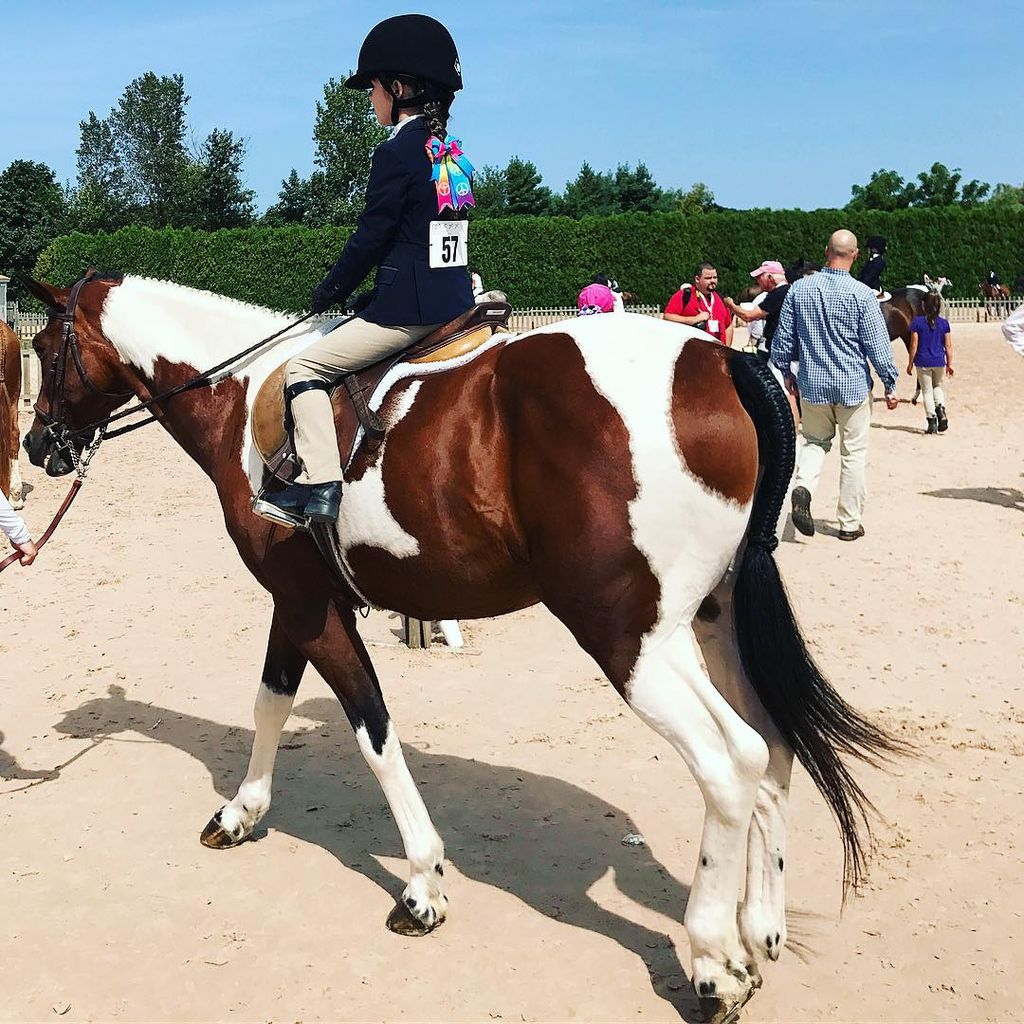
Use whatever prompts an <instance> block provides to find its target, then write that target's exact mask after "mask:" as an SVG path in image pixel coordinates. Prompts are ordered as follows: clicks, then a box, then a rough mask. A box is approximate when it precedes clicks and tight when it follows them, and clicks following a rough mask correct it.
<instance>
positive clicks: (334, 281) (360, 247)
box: [317, 146, 408, 305]
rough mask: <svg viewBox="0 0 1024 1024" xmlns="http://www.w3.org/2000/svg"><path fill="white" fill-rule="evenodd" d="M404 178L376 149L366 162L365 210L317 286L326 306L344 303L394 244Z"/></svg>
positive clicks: (388, 155)
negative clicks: (367, 164) (326, 301)
mask: <svg viewBox="0 0 1024 1024" xmlns="http://www.w3.org/2000/svg"><path fill="white" fill-rule="evenodd" d="M407 178H408V176H407V173H406V171H405V169H404V167H403V166H402V163H401V161H400V160H399V159H398V157H397V156H396V155H395V154H394V153H392V152H391V151H390V150H389V149H388V148H387V147H385V146H378V147H377V149H376V150H375V151H374V154H373V158H372V160H371V161H370V181H369V183H368V184H367V186H366V208H365V209H364V210H363V212H362V214H361V215H360V217H359V220H358V221H357V222H356V229H355V231H354V232H353V233H352V235H351V236H350V237H349V240H348V241H347V242H346V243H345V248H344V249H342V251H341V255H340V256H339V257H338V259H337V261H336V262H335V264H334V266H333V267H331V269H330V270H329V271H328V273H327V276H326V277H325V278H324V279H323V281H322V282H321V283H320V284H319V285H318V286H317V287H318V288H319V289H320V290H321V291H322V292H323V294H324V296H325V297H329V298H330V302H329V303H328V304H329V305H333V304H334V303H335V302H337V301H339V300H341V299H346V298H348V296H349V295H350V294H351V293H352V292H353V291H355V289H356V288H357V287H358V285H359V284H360V283H361V282H362V281H363V279H364V278H365V277H366V275H367V274H369V273H370V271H371V270H373V268H374V267H375V266H376V265H377V264H378V263H379V262H380V260H381V259H382V258H383V257H384V256H385V255H386V253H387V252H388V250H389V249H390V248H391V246H392V245H393V244H394V241H395V238H396V236H397V235H398V229H399V226H400V224H401V220H402V206H403V204H404V201H405V195H406V191H407V186H408V180H407Z"/></svg>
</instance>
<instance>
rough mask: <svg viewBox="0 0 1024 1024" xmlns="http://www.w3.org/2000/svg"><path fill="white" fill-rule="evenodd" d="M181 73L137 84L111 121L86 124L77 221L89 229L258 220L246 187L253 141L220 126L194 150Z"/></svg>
mask: <svg viewBox="0 0 1024 1024" xmlns="http://www.w3.org/2000/svg"><path fill="white" fill-rule="evenodd" d="M188 102H189V96H188V94H187V93H186V92H185V80H184V78H182V76H181V75H163V76H159V75H156V74H154V73H153V72H152V71H147V72H146V73H145V74H144V75H141V76H140V77H138V78H136V79H135V80H134V81H132V82H130V83H129V84H128V86H127V87H126V88H125V90H124V92H123V93H122V94H121V96H120V98H119V99H118V101H117V105H116V106H115V107H114V108H113V109H112V110H111V111H110V113H109V114H108V115H107V117H105V118H99V117H97V116H96V114H95V113H94V112H92V111H90V112H89V116H88V117H87V118H86V119H85V120H84V121H82V122H81V124H80V125H79V128H80V131H81V140H80V143H79V147H78V151H77V155H78V187H77V189H76V190H75V192H74V194H73V196H72V213H71V218H72V223H73V224H74V226H75V227H78V228H79V229H81V230H83V231H98V230H105V231H115V230H117V229H118V228H120V227H124V226H126V225H128V224H144V225H147V226H150V227H203V228H209V229H215V228H221V227H237V226H239V225H242V224H248V223H250V221H251V220H252V216H253V209H252V201H253V198H254V196H253V193H252V192H250V191H249V190H248V189H246V188H245V187H244V186H243V184H242V161H243V159H244V157H245V142H244V141H243V140H242V139H236V138H235V136H234V135H233V134H232V133H231V132H228V131H223V130H220V129H214V131H212V132H211V133H210V134H209V136H207V138H206V140H205V141H204V143H203V144H202V146H201V147H200V149H199V151H198V152H197V153H191V152H189V149H188V147H187V146H186V143H185V139H186V134H187V123H186V108H187V106H188Z"/></svg>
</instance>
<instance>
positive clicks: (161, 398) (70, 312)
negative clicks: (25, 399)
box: [0, 270, 315, 572]
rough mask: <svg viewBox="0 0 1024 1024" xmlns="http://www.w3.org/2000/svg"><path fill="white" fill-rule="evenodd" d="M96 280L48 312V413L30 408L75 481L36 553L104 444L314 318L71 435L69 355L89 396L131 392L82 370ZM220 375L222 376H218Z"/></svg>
mask: <svg viewBox="0 0 1024 1024" xmlns="http://www.w3.org/2000/svg"><path fill="white" fill-rule="evenodd" d="M97 276H98V274H97V272H96V271H95V270H90V271H89V272H88V273H87V274H86V275H85V276H84V277H82V278H80V279H79V280H77V281H76V282H75V283H74V285H73V286H72V288H71V294H70V295H69V297H68V301H67V305H65V306H50V307H48V312H49V314H50V316H51V317H54V318H56V319H58V320H60V321H62V323H63V324H64V328H63V332H62V334H61V342H60V348H59V349H58V350H57V355H56V357H55V359H54V363H53V367H52V370H51V373H50V382H49V383H50V387H49V389H48V390H49V392H50V409H51V412H50V413H46V412H43V410H42V409H40V408H39V405H38V403H37V404H36V405H35V407H34V408H35V413H36V415H37V416H38V417H39V419H40V420H42V422H43V423H44V424H45V426H46V430H47V432H48V433H49V435H50V438H51V440H52V442H53V446H54V448H55V449H56V450H58V451H60V452H61V453H62V454H64V455H66V456H67V457H68V459H69V461H71V462H72V464H73V465H74V467H75V473H76V474H77V479H76V480H75V481H74V482H73V483H72V484H71V489H70V490H69V491H68V494H67V497H66V498H65V499H64V502H63V504H62V505H61V506H60V508H59V509H58V510H57V514H56V515H55V516H54V517H53V519H52V521H51V522H50V525H49V526H48V527H47V528H46V530H45V532H44V533H43V535H42V537H40V538H39V540H38V541H37V542H36V547H37V548H39V549H41V548H42V547H43V545H44V544H45V543H46V542H47V541H48V540H49V539H50V537H51V536H52V534H53V532H54V531H55V530H56V529H57V526H58V525H59V524H60V521H61V519H63V518H64V514H65V513H66V512H67V510H68V509H69V508H70V507H71V504H72V502H73V501H74V500H75V498H76V497H77V496H78V492H79V491H80V490H81V489H82V484H84V483H85V477H86V474H87V473H88V471H89V463H90V462H91V461H92V458H93V456H94V455H95V454H96V452H97V451H98V450H99V447H100V445H101V444H102V443H103V442H104V441H105V440H107V439H108V438H114V437H121V436H122V435H123V434H130V433H131V432H132V431H133V430H138V429H139V428H140V427H145V426H148V425H149V424H150V423H156V422H157V420H158V418H159V417H158V416H157V414H156V413H154V412H153V409H152V407H153V406H154V405H156V404H158V403H159V402H165V401H167V400H168V399H170V398H174V397H175V395H181V394H184V393H185V392H188V391H195V390H197V389H198V388H202V387H207V386H212V385H214V384H218V383H220V381H222V380H227V379H229V378H231V377H233V376H234V371H229V372H228V373H223V371H224V370H226V369H227V367H229V366H230V365H231V364H232V363H237V362H238V361H239V360H240V359H244V358H245V357H246V356H248V355H251V354H252V353H253V352H256V351H257V350H259V349H261V348H263V347H264V346H266V345H269V344H270V343H271V342H273V341H277V339H278V338H280V337H281V335H283V334H287V333H288V331H290V330H292V329H293V328H295V327H298V326H299V324H301V323H304V322H305V321H306V320H308V319H309V318H310V317H312V316H314V315H315V314H314V313H313V312H309V313H306V314H305V315H304V316H301V317H299V319H298V320H296V321H294V322H293V323H290V324H288V325H287V326H285V327H282V328H281V330H279V331H275V332H274V333H273V334H271V335H270V336H269V337H266V338H263V339H261V340H260V341H257V342H256V343H255V344H254V345H250V346H249V347H248V348H247V349H244V350H243V351H241V352H238V353H236V354H235V355H233V356H229V357H228V358H227V359H225V360H224V361H223V362H220V363H218V364H217V365H216V366H211V367H210V368H209V369H208V370H204V371H203V372H202V373H197V374H196V375H195V376H194V377H191V378H189V380H187V381H184V382H183V383H181V384H177V385H175V386H174V387H173V388H168V389H167V390H166V391H162V392H160V394H157V395H153V397H152V398H147V399H146V400H145V401H139V402H137V403H136V404H135V405H131V406H129V407H128V408H127V409H122V410H120V412H116V413H114V414H113V415H111V416H108V417H107V418H106V419H103V420H97V421H96V422H95V423H90V424H89V425H88V426H86V427H80V428H78V429H73V428H71V427H69V426H68V425H67V424H66V423H65V422H64V421H63V416H62V414H63V413H64V406H65V405H66V404H67V403H66V399H65V395H64V391H65V387H66V380H67V368H68V356H69V355H70V356H71V361H72V362H73V363H74V366H75V370H76V371H77V373H78V376H79V379H80V380H81V381H82V383H83V384H84V385H85V386H86V387H87V388H88V389H89V390H90V391H92V392H93V393H94V394H97V395H100V396H101V397H103V398H113V399H127V398H130V397H131V396H132V394H133V393H134V392H131V391H124V392H117V393H115V392H110V391H104V390H103V389H102V388H100V387H98V386H97V385H96V384H95V383H94V382H93V380H92V378H91V377H90V376H89V373H88V371H87V370H86V368H85V363H84V362H83V361H82V353H81V350H80V348H79V344H78V336H77V335H76V334H75V312H76V310H77V308H78V296H79V293H80V292H81V290H82V289H83V288H84V287H85V285H87V284H88V283H89V282H90V281H92V280H94V279H95V278H96V277H97ZM15 277H16V278H17V279H18V280H19V283H21V284H22V285H25V286H28V285H29V283H30V282H28V281H26V280H25V279H24V278H22V277H21V276H20V275H15ZM29 290H33V289H29ZM222 373H223V375H222V376H219V377H218V376H217V375H218V374H222ZM215 377H216V378H217V379H216V380H215V379H214V378H215ZM139 412H146V413H148V414H149V417H148V419H143V420H140V421H139V422H138V423H130V424H128V425H127V426H123V427H118V428H117V429H116V430H107V427H109V426H110V424H111V423H116V422H118V421H119V420H123V419H125V418H126V417H128V416H132V415H134V414H135V413H139ZM84 438H88V439H89V441H88V443H87V444H86V445H85V447H84V448H79V447H78V446H77V445H76V444H75V440H76V439H79V440H81V439H84ZM20 559H21V552H20V551H14V552H13V553H12V554H10V555H8V556H7V557H6V558H5V559H4V560H3V561H2V562H0V572H3V571H4V569H6V568H7V567H8V566H10V565H13V564H14V563H15V562H17V561H20Z"/></svg>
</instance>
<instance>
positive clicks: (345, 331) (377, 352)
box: [285, 317, 438, 484]
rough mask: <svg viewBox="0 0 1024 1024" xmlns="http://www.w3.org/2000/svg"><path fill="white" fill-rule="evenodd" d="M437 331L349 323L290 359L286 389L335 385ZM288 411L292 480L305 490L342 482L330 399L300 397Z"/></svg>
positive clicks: (320, 394) (313, 394)
mask: <svg viewBox="0 0 1024 1024" xmlns="http://www.w3.org/2000/svg"><path fill="white" fill-rule="evenodd" d="M437 326H438V325H437V324H423V325H416V326H413V327H381V326H380V325H379V324H371V323H369V322H368V321H366V320H361V319H360V318H359V317H353V318H352V319H351V320H347V321H345V323H343V324H341V325H340V326H338V327H336V328H335V329H334V330H333V331H331V332H330V334H325V335H324V336H323V337H322V338H321V339H320V340H319V341H317V342H314V343H313V344H312V345H310V346H309V348H307V349H305V350H304V351H303V352H300V353H299V355H297V356H295V357H294V358H293V359H290V360H289V361H288V366H287V367H286V369H285V385H286V387H291V386H292V385H293V384H298V383H300V382H302V381H309V380H320V381H323V382H324V383H325V384H333V383H334V382H335V381H336V380H337V379H338V378H339V377H342V376H344V375H345V374H346V373H351V372H352V371H353V370H361V369H362V368H363V367H364V366H369V365H370V364H371V363H376V362H378V361H379V360H381V359H386V358H387V357H388V356H391V355H395V353H397V352H401V351H402V349H404V348H408V347H409V346H410V345H412V344H413V343H414V342H417V341H419V340H420V338H424V337H426V336H427V335H428V334H429V333H430V332H431V331H433V330H435V328H436V327H437ZM291 411H292V419H293V420H294V422H295V451H296V454H297V455H298V458H299V465H300V468H301V472H300V473H299V475H298V476H297V477H296V480H297V481H298V482H299V483H304V484H325V483H329V482H330V481H332V480H340V479H341V476H342V472H341V453H340V452H339V451H338V438H337V434H336V433H335V430H334V410H333V409H332V408H331V398H330V395H329V394H328V393H327V392H326V391H322V390H319V389H316V390H311V391H304V392H302V394H300V395H296V396H295V398H293V399H292V402H291Z"/></svg>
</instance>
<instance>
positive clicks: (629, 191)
mask: <svg viewBox="0 0 1024 1024" xmlns="http://www.w3.org/2000/svg"><path fill="white" fill-rule="evenodd" d="M189 102H190V97H189V95H188V93H187V91H186V87H185V81H184V78H183V77H182V76H181V75H177V74H173V75H163V76H160V75H157V74H155V73H154V72H147V73H146V74H143V75H141V76H139V77H138V78H136V79H134V80H133V81H132V82H130V83H129V84H128V86H126V88H125V89H124V91H123V93H122V94H121V96H120V97H119V98H118V101H117V103H116V104H114V106H113V107H112V108H111V110H110V111H109V112H107V113H106V114H105V115H103V116H100V115H99V114H97V113H96V112H95V111H89V113H88V114H87V116H86V117H85V118H84V119H83V120H82V121H81V123H80V126H79V145H78V148H77V150H76V156H77V175H76V180H75V182H74V183H68V184H66V185H62V184H61V183H60V182H58V180H57V178H56V176H55V174H54V172H53V171H52V170H51V169H50V168H49V167H47V166H46V165H45V164H42V163H38V162H35V161H32V160H26V159H18V160H15V161H13V162H12V163H11V164H10V165H9V166H8V167H7V168H6V169H4V170H3V171H2V172H0V270H4V271H8V272H9V271H11V270H16V271H20V272H22V273H24V272H27V271H29V270H30V269H31V268H32V266H33V265H34V264H35V262H36V259H37V258H38V256H39V253H40V252H41V251H42V250H43V248H44V247H45V246H46V245H47V244H48V243H49V242H50V241H51V240H52V239H54V238H55V237H57V236H58V235H61V234H66V233H69V232H74V231H79V232H86V233H94V232H113V231H118V230H119V229H121V228H125V227H128V226H143V227H152V228H165V227H166V228H178V229H183V228H193V229H200V230H219V229H224V228H234V227H248V226H252V225H267V226H275V227H283V226H288V225H297V226H299V225H301V226H304V227H310V228H319V227H325V226H331V225H333V226H339V227H340V226H345V225H351V224H353V223H354V222H355V219H356V217H357V216H358V214H359V212H360V210H361V208H362V201H363V192H364V190H365V186H366V179H367V176H368V172H369V163H370V154H371V153H372V152H373V150H374V148H375V147H376V146H377V145H379V143H380V142H381V141H382V140H383V139H384V138H385V137H386V135H387V131H386V129H383V128H381V127H380V125H378V124H377V122H376V119H375V118H374V116H373V112H372V109H371V107H370V104H369V100H368V98H367V97H366V95H365V94H364V93H362V92H360V91H354V90H350V89H345V88H344V86H343V84H342V82H340V81H337V80H335V79H333V78H332V79H331V80H329V81H328V82H327V83H326V84H325V86H324V90H323V97H322V99H320V100H319V101H318V102H317V103H316V108H315V111H314V123H313V131H312V138H313V143H314V156H313V170H312V172H311V173H310V174H309V175H308V176H305V177H303V176H302V175H300V174H299V172H298V170H296V169H294V168H293V169H292V170H291V171H290V173H289V174H288V175H287V176H286V177H285V178H284V179H283V181H282V183H281V188H280V191H279V194H278V197H277V200H276V202H275V203H273V204H272V205H271V206H270V208H269V209H267V210H266V211H265V212H264V213H263V214H262V215H261V216H260V215H258V213H257V210H256V207H255V196H254V193H253V192H252V190H251V189H249V188H247V187H246V185H245V171H244V164H245V154H246V141H245V139H243V138H241V137H239V136H238V135H236V134H235V133H234V132H232V131H230V130H229V129H227V128H215V129H214V130H213V131H211V132H210V133H209V134H208V135H207V136H206V137H205V138H204V139H202V140H201V141H200V142H198V143H196V142H190V141H189V140H190V139H192V138H193V136H192V133H191V132H190V130H189V124H188V104H189ZM474 192H475V195H476V201H477V205H476V208H475V210H473V211H472V214H471V216H472V218H473V220H474V221H476V222H478V223H480V222H483V221H485V220H496V219H503V220H504V219H508V218H515V217H559V218H562V217H565V218H571V219H574V220H580V219H582V218H586V217H595V216H596V217H615V216H617V215H622V214H633V213H640V214H661V213H679V214H684V215H694V214H710V213H715V212H726V211H724V210H723V208H722V207H721V206H720V205H719V204H718V203H717V202H716V200H715V195H714V193H713V192H712V190H711V189H710V188H709V187H708V186H707V185H706V184H704V183H702V182H697V183H696V184H694V185H693V186H692V187H691V188H689V189H688V190H685V191H684V190H680V189H672V188H665V187H662V186H661V185H659V184H658V183H657V182H656V181H655V180H654V177H653V175H652V174H651V172H650V170H649V168H648V167H647V166H646V165H645V164H644V163H643V162H639V163H637V164H636V165H635V166H631V165H628V164H620V165H619V166H617V167H616V168H615V169H614V170H603V171H602V170H597V169H595V168H594V167H592V166H591V165H590V164H589V163H586V162H585V163H584V164H583V165H582V166H581V167H580V170H579V172H578V174H577V175H576V177H575V178H573V180H571V181H570V182H568V183H567V184H566V185H565V187H564V188H563V189H562V190H561V191H558V190H555V189H552V188H551V187H549V186H548V185H546V184H545V183H544V181H543V178H542V176H541V174H540V172H539V170H538V169H537V167H536V165H535V164H534V163H533V162H532V161H531V160H529V159H526V158H524V157H520V156H513V157H512V158H511V159H510V160H509V161H508V162H507V163H506V164H505V165H504V166H497V165H490V164H488V165H484V166H483V167H481V169H480V170H479V171H478V173H477V175H476V176H475V181H474ZM981 205H984V206H986V207H991V208H994V209H1001V210H1017V209H1022V208H1024V185H1021V186H1015V185H1010V184H998V185H996V186H995V188H994V189H993V188H991V187H990V186H989V185H988V184H987V183H984V182H980V181H977V180H974V181H968V182H964V181H963V179H962V175H961V173H960V170H959V169H958V168H954V169H952V170H950V169H949V168H947V167H946V166H945V165H944V164H941V163H935V164H933V165H932V166H931V167H930V168H929V169H928V170H926V171H922V172H921V173H919V174H918V175H917V176H916V178H915V179H912V180H909V181H907V180H904V179H903V178H902V176H901V175H899V174H898V173H897V172H895V171H890V170H886V169H881V170H878V171H876V172H874V174H872V175H871V178H870V180H869V181H868V182H866V183H865V184H863V185H854V186H853V187H852V196H851V199H850V202H849V204H848V206H847V209H848V210H850V211H851V212H855V211H880V212H892V211H897V210H903V209H915V208H917V209H925V208H937V207H946V206H957V207H962V208H972V207H976V206H981ZM873 233H874V232H873ZM1007 272H1009V269H1008V268H1007Z"/></svg>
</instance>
